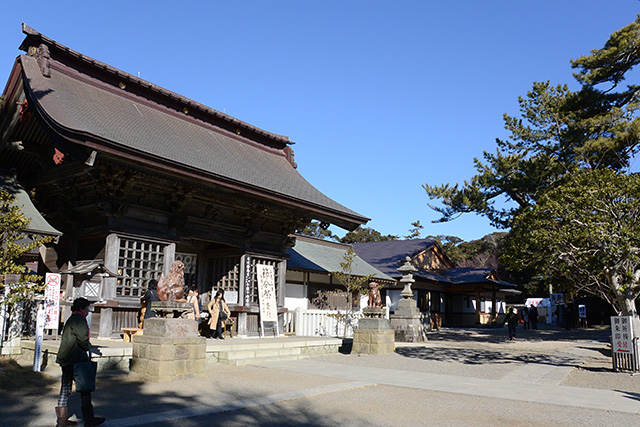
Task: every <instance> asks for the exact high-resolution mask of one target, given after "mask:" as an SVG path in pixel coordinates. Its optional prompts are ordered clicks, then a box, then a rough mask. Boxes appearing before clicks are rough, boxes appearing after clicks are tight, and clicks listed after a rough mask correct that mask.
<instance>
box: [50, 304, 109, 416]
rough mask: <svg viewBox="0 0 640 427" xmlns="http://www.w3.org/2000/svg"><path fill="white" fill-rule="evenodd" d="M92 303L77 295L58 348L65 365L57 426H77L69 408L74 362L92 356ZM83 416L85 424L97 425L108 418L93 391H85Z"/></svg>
mask: <svg viewBox="0 0 640 427" xmlns="http://www.w3.org/2000/svg"><path fill="white" fill-rule="evenodd" d="M90 304H91V303H90V302H89V300H87V299H86V298H77V299H76V300H75V301H73V305H72V306H71V312H72V314H71V317H69V319H68V320H67V322H66V323H65V324H64V327H63V329H62V338H61V340H60V347H59V348H58V356H57V357H56V363H58V364H59V365H60V367H61V368H62V382H61V385H60V395H59V396H58V406H57V407H56V417H57V423H56V426H57V427H64V426H74V425H76V422H75V421H71V420H69V409H68V407H67V402H68V400H69V395H70V394H71V385H72V383H73V364H74V363H78V362H86V361H88V360H89V354H88V352H89V348H90V347H91V343H90V342H89V325H88V324H87V315H88V314H89V305H90ZM80 399H81V401H82V418H83V419H84V425H85V426H97V425H100V424H102V423H103V422H104V421H105V419H104V418H103V417H96V416H95V415H94V413H93V405H92V404H91V392H89V391H81V392H80Z"/></svg>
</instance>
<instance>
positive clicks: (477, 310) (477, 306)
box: [476, 288, 480, 324]
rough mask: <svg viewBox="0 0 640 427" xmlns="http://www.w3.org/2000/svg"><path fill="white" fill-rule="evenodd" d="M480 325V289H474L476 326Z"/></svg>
mask: <svg viewBox="0 0 640 427" xmlns="http://www.w3.org/2000/svg"><path fill="white" fill-rule="evenodd" d="M479 323H480V288H476V324H479Z"/></svg>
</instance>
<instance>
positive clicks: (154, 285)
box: [140, 279, 160, 326]
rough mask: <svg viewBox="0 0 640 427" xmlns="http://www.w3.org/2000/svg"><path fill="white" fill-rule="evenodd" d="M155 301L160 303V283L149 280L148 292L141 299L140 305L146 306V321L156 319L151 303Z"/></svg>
mask: <svg viewBox="0 0 640 427" xmlns="http://www.w3.org/2000/svg"><path fill="white" fill-rule="evenodd" d="M153 301H160V298H159V297H158V281H157V280H155V279H151V280H149V287H148V288H147V291H146V292H145V293H144V295H143V296H142V298H140V304H142V305H144V310H145V311H144V318H145V319H148V318H150V317H156V314H155V313H154V312H153V311H151V303H152V302H153ZM143 326H144V324H143Z"/></svg>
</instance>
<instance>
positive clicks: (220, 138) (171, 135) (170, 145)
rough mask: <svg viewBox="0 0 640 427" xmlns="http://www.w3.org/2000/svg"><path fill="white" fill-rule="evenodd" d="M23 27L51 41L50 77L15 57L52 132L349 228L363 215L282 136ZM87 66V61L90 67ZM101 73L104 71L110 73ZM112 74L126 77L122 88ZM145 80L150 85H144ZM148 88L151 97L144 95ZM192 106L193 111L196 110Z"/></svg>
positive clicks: (30, 60)
mask: <svg viewBox="0 0 640 427" xmlns="http://www.w3.org/2000/svg"><path fill="white" fill-rule="evenodd" d="M25 32H26V33H27V34H28V37H27V40H28V39H29V38H32V39H33V38H34V37H36V36H37V38H38V41H39V42H40V41H45V42H46V43H49V44H50V45H51V46H52V49H54V48H55V52H54V51H52V54H51V58H50V60H49V64H50V77H45V76H43V74H42V72H41V69H40V67H39V65H38V62H37V60H36V58H35V57H32V56H26V55H23V56H21V57H19V62H20V63H21V65H22V69H23V73H24V82H25V86H26V88H27V92H28V93H29V95H30V97H31V99H32V100H33V101H34V102H35V105H34V107H35V108H36V110H38V112H39V113H40V114H41V115H42V116H43V117H44V118H45V120H46V122H47V123H48V125H49V126H51V127H52V128H53V129H54V130H55V131H56V132H58V133H59V134H62V135H65V136H66V137H67V138H68V139H71V140H73V141H74V142H77V143H79V144H84V145H87V146H89V147H90V148H91V149H94V150H97V151H98V156H100V152H101V150H105V151H110V152H111V153H119V154H120V155H122V156H126V157H130V158H136V159H144V160H145V161H154V162H159V163H161V164H168V165H171V166H172V167H174V168H177V170H181V171H184V172H185V173H190V174H192V176H193V175H195V176H197V177H198V178H201V179H203V180H207V181H210V182H214V183H216V184H218V185H222V186H225V187H228V188H231V189H234V190H240V191H245V192H249V193H252V194H254V195H258V196H260V197H265V198H268V199H275V200H278V201H280V202H284V203H287V204H292V205H295V206H297V207H301V208H303V209H307V210H311V211H312V212H314V213H316V214H319V215H320V217H319V219H323V220H328V222H332V223H334V224H337V225H339V226H341V227H344V228H347V229H353V228H355V227H356V226H357V225H359V224H362V223H366V222H367V221H368V219H367V218H366V217H363V216H362V215H360V214H358V213H356V212H354V211H352V210H350V209H348V208H346V207H345V206H343V205H341V204H339V203H337V202H335V201H334V200H332V199H330V198H329V197H327V196H325V195H324V194H323V193H321V192H320V191H318V190H317V189H316V188H315V187H313V186H312V185H311V184H310V183H309V182H307V181H306V180H305V179H304V178H303V177H302V176H301V175H300V174H299V173H298V171H297V170H296V169H295V167H294V166H293V165H292V163H291V162H290V159H289V160H288V158H287V156H288V153H287V152H286V151H287V150H288V147H287V146H286V145H287V143H288V138H286V137H281V136H278V135H275V134H271V133H269V132H265V131H261V130H260V129H258V128H256V127H253V126H251V125H248V124H246V123H244V122H241V121H239V120H236V119H233V118H232V117H230V116H226V115H224V114H222V113H219V112H216V111H215V110H212V109H209V108H208V107H206V106H203V105H201V104H198V103H196V102H194V101H191V100H188V99H186V98H184V97H180V96H179V95H177V94H174V93H172V92H170V91H167V90H165V89H162V88H160V87H157V86H154V85H151V84H149V83H148V82H144V81H143V80H141V79H138V78H135V77H133V76H131V75H129V74H127V73H124V72H122V71H119V70H117V69H115V68H112V67H109V66H107V65H105V64H102V63H100V62H98V61H95V60H92V59H91V58H87V57H86V56H83V55H81V54H78V53H77V52H74V51H72V50H70V49H68V48H66V47H64V46H62V45H60V44H58V43H56V42H53V41H52V40H50V39H47V38H46V37H44V36H42V35H40V34H39V33H37V32H34V31H33V30H31V32H27V31H25ZM27 40H25V43H23V47H24V46H25V44H27ZM64 49H66V50H64ZM54 53H56V55H54ZM72 54H73V57H71V56H70V55H72ZM74 61H75V62H74ZM78 61H82V64H81V65H82V66H78V65H77V64H76V62H78ZM87 67H93V68H90V71H91V72H87ZM101 73H102V74H104V73H110V74H109V76H110V78H111V80H112V81H108V80H109V79H108V78H106V77H102V74H101ZM96 76H101V77H100V78H98V77H96ZM114 78H115V79H122V80H123V81H124V82H126V83H128V85H127V84H124V85H123V86H124V88H121V87H119V86H118V83H117V81H118V80H113V79H114ZM114 81H115V82H116V83H114ZM144 84H147V85H148V86H149V87H144V88H142V86H141V85H144ZM136 85H137V86H136ZM134 86H135V88H136V89H135V90H133V89H132V88H133V87H134ZM138 86H140V87H138ZM143 89H145V90H146V92H145V91H144V90H143ZM150 90H151V91H152V92H153V94H154V96H153V97H150V96H148V94H149V91H150ZM152 98H153V99H152ZM176 101H178V102H180V103H181V104H180V105H182V104H184V105H185V107H187V108H186V111H187V112H186V113H185V112H183V111H182V110H178V109H176V108H175V105H174V104H176ZM30 107H31V105H30ZM196 110H197V111H198V112H199V115H196V114H194V113H195V112H196ZM195 116H197V118H196V117H195ZM209 119H210V120H209ZM220 120H223V121H224V122H225V123H226V124H227V125H230V124H231V125H233V126H234V127H233V128H234V129H235V126H236V125H237V133H238V134H236V132H232V131H230V130H229V126H227V128H226V129H225V128H223V127H221V125H220ZM245 134H247V135H248V136H246V135H245ZM251 135H255V137H254V136H251ZM285 147H286V149H285Z"/></svg>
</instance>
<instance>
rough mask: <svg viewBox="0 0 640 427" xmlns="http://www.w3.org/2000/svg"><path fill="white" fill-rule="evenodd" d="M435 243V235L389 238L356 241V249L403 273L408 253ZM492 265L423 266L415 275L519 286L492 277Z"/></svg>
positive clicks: (375, 263) (379, 264)
mask: <svg viewBox="0 0 640 427" xmlns="http://www.w3.org/2000/svg"><path fill="white" fill-rule="evenodd" d="M434 245H435V241H434V240H433V239H411V240H389V241H386V242H369V243H356V244H354V245H353V249H354V250H355V251H356V253H357V254H358V256H360V257H361V258H362V259H364V260H365V261H366V262H368V263H369V264H371V265H372V266H374V267H375V268H377V269H378V270H380V271H382V272H383V273H385V274H387V275H389V276H392V277H400V273H398V267H400V266H401V265H402V263H403V261H404V259H405V258H406V257H410V258H413V257H414V256H415V255H417V254H419V253H420V252H422V251H425V250H428V249H430V248H431V247H433V246H434ZM491 272H492V270H491V269H490V268H448V269H440V270H426V269H424V270H419V271H417V272H416V273H414V275H413V276H414V278H423V279H425V280H429V281H433V282H440V283H443V284H445V285H451V286H455V285H462V284H486V285H490V286H493V287H502V288H515V286H516V285H514V284H512V283H508V282H502V281H498V280H493V279H491V278H489V277H490V276H489V275H490V274H491Z"/></svg>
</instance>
